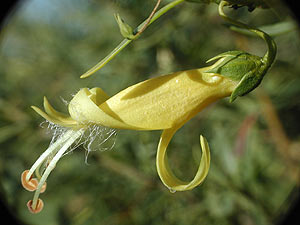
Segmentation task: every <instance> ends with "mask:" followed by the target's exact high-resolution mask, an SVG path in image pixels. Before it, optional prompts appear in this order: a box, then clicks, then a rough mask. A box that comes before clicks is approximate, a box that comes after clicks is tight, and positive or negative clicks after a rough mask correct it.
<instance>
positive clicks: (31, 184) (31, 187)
mask: <svg viewBox="0 0 300 225" xmlns="http://www.w3.org/2000/svg"><path fill="white" fill-rule="evenodd" d="M28 172H29V170H25V171H24V172H23V173H22V175H21V183H22V186H23V187H24V188H25V189H26V190H27V191H35V190H36V187H37V185H38V181H37V179H32V178H31V177H30V179H29V180H27V179H26V177H27V174H28Z"/></svg>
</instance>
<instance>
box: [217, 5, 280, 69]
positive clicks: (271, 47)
mask: <svg viewBox="0 0 300 225" xmlns="http://www.w3.org/2000/svg"><path fill="white" fill-rule="evenodd" d="M226 5H229V3H228V2H227V1H221V3H220V4H219V14H220V16H221V17H222V18H223V19H225V20H227V21H228V22H229V23H232V24H234V25H236V26H238V27H241V28H244V29H247V30H249V31H251V32H253V33H255V34H256V35H258V36H259V37H261V38H262V39H263V40H264V41H265V42H266V44H267V46H268V50H267V52H266V54H265V55H264V57H263V59H262V61H263V63H264V64H265V67H266V68H269V67H270V66H271V65H272V63H273V61H274V59H275V56H276V52H277V47H276V44H275V42H274V40H273V38H271V37H270V36H269V35H268V34H267V33H265V32H264V31H262V30H260V29H257V28H255V27H252V26H249V25H247V24H244V23H242V22H239V21H236V20H233V19H231V18H230V17H228V16H227V15H226V14H225V13H224V11H223V8H224V6H226Z"/></svg>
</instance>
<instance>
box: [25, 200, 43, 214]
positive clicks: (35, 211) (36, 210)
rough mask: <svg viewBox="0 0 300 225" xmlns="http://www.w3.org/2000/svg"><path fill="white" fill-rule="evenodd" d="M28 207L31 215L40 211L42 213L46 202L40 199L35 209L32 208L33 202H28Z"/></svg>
mask: <svg viewBox="0 0 300 225" xmlns="http://www.w3.org/2000/svg"><path fill="white" fill-rule="evenodd" d="M27 207H28V210H29V211H30V212H31V213H39V212H40V211H42V209H43V207H44V202H43V201H42V199H40V198H39V199H38V200H37V204H36V206H35V208H34V209H33V208H32V200H29V201H28V202H27Z"/></svg>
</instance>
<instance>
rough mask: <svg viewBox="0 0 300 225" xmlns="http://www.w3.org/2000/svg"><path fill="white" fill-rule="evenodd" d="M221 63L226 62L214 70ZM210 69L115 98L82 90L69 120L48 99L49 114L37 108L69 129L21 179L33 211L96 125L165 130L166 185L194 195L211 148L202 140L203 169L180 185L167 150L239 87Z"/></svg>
mask: <svg viewBox="0 0 300 225" xmlns="http://www.w3.org/2000/svg"><path fill="white" fill-rule="evenodd" d="M222 60H223V58H222V59H221V60H219V62H217V63H215V65H217V64H218V63H220V62H221V61H222ZM215 65H214V66H215ZM211 69H212V66H211V67H206V68H202V69H195V70H188V71H183V72H176V73H172V74H168V75H164V76H159V77H156V78H152V79H149V80H146V81H143V82H141V83H138V84H135V85H133V86H130V87H128V88H126V89H125V90H123V91H121V92H119V93H118V94H116V95H114V96H112V97H109V96H108V95H107V94H106V93H104V91H103V90H102V89H100V88H93V89H88V88H83V89H81V90H80V91H79V92H78V93H77V94H76V95H75V96H74V97H73V99H72V100H71V102H70V103H69V106H68V110H69V114H70V115H65V114H63V113H60V112H57V111H56V110H55V109H54V108H53V107H52V106H51V105H50V104H49V102H48V100H47V99H46V98H44V110H45V111H42V110H41V109H39V108H37V107H35V106H32V108H33V109H34V110H35V111H36V112H37V113H38V114H40V115H41V116H42V117H44V118H45V119H46V120H48V121H49V122H50V123H54V124H57V125H60V126H62V127H69V129H68V131H67V132H66V133H65V134H64V135H62V136H61V137H60V138H59V139H58V140H57V141H56V142H54V143H53V144H52V145H50V146H49V148H48V149H47V150H46V151H45V152H44V153H43V154H42V155H41V157H40V158H39V159H38V160H37V161H36V162H35V164H34V165H33V166H32V168H31V169H30V170H26V171H25V172H24V173H23V175H22V183H23V185H24V186H25V187H26V185H27V186H28V185H29V186H31V187H30V190H31V191H34V190H35V191H36V192H35V195H34V198H33V200H32V201H30V202H29V203H28V207H29V209H30V211H31V212H37V211H38V210H37V209H39V211H40V210H41V209H40V208H41V205H43V203H42V200H41V199H39V194H40V192H41V191H42V189H45V182H46V179H47V177H48V175H49V174H50V172H51V170H52V169H53V168H54V167H55V165H56V163H57V161H58V160H59V159H60V157H61V156H62V155H63V154H64V153H65V152H66V150H67V149H68V148H69V147H70V146H71V145H72V144H73V143H74V142H75V141H76V140H78V139H79V138H80V137H81V136H82V134H83V133H84V131H85V130H86V129H87V128H88V127H89V126H91V125H98V126H103V127H110V128H117V129H130V130H163V132H162V135H161V137H160V141H159V144H158V149H157V160H156V163H157V171H158V174H159V176H160V178H161V180H162V182H163V183H164V185H165V186H167V187H168V188H169V189H170V190H171V191H185V190H190V189H193V188H194V187H196V186H197V185H199V184H200V183H201V182H202V181H203V180H204V178H205V177H206V175H207V173H208V169H209V165H210V153H209V147H208V143H207V141H206V140H205V138H203V137H202V136H201V137H200V143H201V147H202V149H203V153H202V158H201V162H200V165H199V169H198V171H197V173H196V175H195V177H194V179H193V180H192V181H191V182H184V181H181V180H179V179H178V178H177V177H176V176H175V175H174V174H173V173H172V171H171V170H170V168H169V165H168V161H167V158H166V150H167V147H168V144H169V142H170V140H171V139H172V137H173V135H174V133H175V132H176V131H177V130H178V129H179V128H180V127H181V126H183V125H184V124H185V123H186V122H187V121H188V120H190V119H191V118H192V117H194V116H195V115H196V114H197V113H198V112H200V111H201V110H202V109H203V108H205V107H206V106H207V105H209V104H211V103H212V102H215V101H216V100H218V99H221V98H224V97H227V96H230V95H231V94H232V92H233V91H234V89H235V88H236V87H237V85H238V82H237V81H234V80H232V79H230V78H227V77H224V76H222V75H220V74H216V73H211V72H205V71H209V70H211ZM50 154H56V155H55V156H54V157H53V158H52V160H51V161H50V162H49V163H48V164H47V166H46V169H45V171H44V172H43V174H42V175H41V176H40V177H39V182H38V183H37V182H35V181H34V182H33V180H32V179H35V178H32V176H33V173H34V171H36V170H39V167H40V165H41V164H42V163H43V162H44V161H45V160H46V158H47V157H48V156H49V155H50ZM38 174H39V172H38ZM27 183H28V184H27ZM27 190H28V188H27ZM38 206H40V207H38Z"/></svg>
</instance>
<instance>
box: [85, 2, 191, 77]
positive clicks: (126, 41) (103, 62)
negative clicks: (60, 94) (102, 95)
mask: <svg viewBox="0 0 300 225" xmlns="http://www.w3.org/2000/svg"><path fill="white" fill-rule="evenodd" d="M184 1H185V0H175V1H173V2H171V3H169V4H167V5H166V6H164V7H163V8H161V9H160V10H158V11H157V12H156V13H155V14H154V16H153V17H152V19H151V20H150V22H149V23H148V25H147V26H149V25H150V24H152V23H153V22H154V21H156V20H157V19H158V18H160V17H161V16H162V15H164V14H165V13H167V12H168V11H169V10H170V9H172V8H174V7H175V6H177V5H178V4H180V3H182V2H184ZM146 23H147V20H145V21H144V22H143V23H141V24H140V25H139V26H138V27H137V29H136V30H137V33H138V32H139V30H141V29H142V28H143V27H144V25H145V24H146ZM131 41H132V40H129V39H124V40H123V41H122V42H121V43H120V44H119V45H118V46H117V47H116V48H115V49H114V50H113V51H112V52H111V53H109V54H108V55H107V56H106V57H105V58H104V59H102V60H101V61H100V62H99V63H97V64H96V65H95V66H94V67H92V68H91V69H89V70H88V71H87V72H85V73H84V74H83V75H81V76H80V78H86V77H89V76H91V75H92V74H93V73H95V72H96V71H98V70H100V69H101V68H102V67H104V66H105V65H106V64H107V63H108V62H109V61H110V60H112V59H113V58H114V57H115V56H116V55H117V54H118V53H119V52H121V51H122V50H123V48H125V47H126V46H127V45H128V44H129V43H130V42H131Z"/></svg>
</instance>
